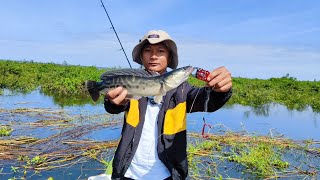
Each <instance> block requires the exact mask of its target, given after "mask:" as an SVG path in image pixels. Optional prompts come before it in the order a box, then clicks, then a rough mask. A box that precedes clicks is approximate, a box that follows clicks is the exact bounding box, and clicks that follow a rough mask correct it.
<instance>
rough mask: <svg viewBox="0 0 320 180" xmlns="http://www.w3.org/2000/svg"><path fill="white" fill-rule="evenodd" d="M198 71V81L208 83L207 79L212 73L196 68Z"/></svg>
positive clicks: (196, 75)
mask: <svg viewBox="0 0 320 180" xmlns="http://www.w3.org/2000/svg"><path fill="white" fill-rule="evenodd" d="M196 69H197V71H196V74H195V77H196V78H197V79H200V80H202V81H205V82H208V80H207V78H208V76H209V74H210V72H209V71H207V70H204V69H202V68H196Z"/></svg>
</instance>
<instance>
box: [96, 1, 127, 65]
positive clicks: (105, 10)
mask: <svg viewBox="0 0 320 180" xmlns="http://www.w3.org/2000/svg"><path fill="white" fill-rule="evenodd" d="M100 2H101V4H102V7H103V9H104V12H105V13H106V14H107V16H108V19H109V21H110V24H111V27H112V29H113V31H114V33H115V34H116V36H117V39H118V41H119V43H120V46H121V49H122V51H123V53H124V55H125V56H126V59H127V62H128V64H129V66H130V68H132V66H131V64H130V61H129V59H128V56H127V54H126V52H125V51H124V48H123V46H122V43H121V41H120V38H119V36H118V34H117V31H116V29H115V28H114V26H113V23H112V21H111V18H110V16H109V14H108V12H107V9H106V7H105V6H104V4H103V2H102V0H100Z"/></svg>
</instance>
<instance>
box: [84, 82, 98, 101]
mask: <svg viewBox="0 0 320 180" xmlns="http://www.w3.org/2000/svg"><path fill="white" fill-rule="evenodd" d="M85 87H86V88H87V90H88V92H89V94H90V96H91V98H92V100H93V101H94V102H96V101H98V99H99V97H100V92H99V89H98V87H97V82H96V81H90V80H89V81H86V82H85Z"/></svg>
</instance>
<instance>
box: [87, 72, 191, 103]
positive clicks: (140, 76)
mask: <svg viewBox="0 0 320 180" xmlns="http://www.w3.org/2000/svg"><path fill="white" fill-rule="evenodd" d="M193 71H194V68H193V67H192V66H185V67H181V68H178V69H174V70H172V71H170V72H166V73H164V74H161V75H160V74H159V73H156V72H149V71H146V70H143V69H119V70H112V71H107V72H105V73H103V74H102V75H101V76H100V80H102V81H100V82H97V81H92V80H87V81H86V82H85V87H86V89H87V91H88V92H89V94H90V96H91V98H92V100H93V101H94V102H96V101H97V100H98V99H99V97H100V94H106V93H107V92H108V91H109V90H111V89H114V88H116V87H119V86H122V87H123V88H125V89H126V90H127V91H128V96H127V97H132V98H134V99H139V98H141V97H152V96H153V99H154V102H156V103H158V104H159V103H161V101H162V98H163V96H164V95H165V94H166V93H167V92H168V91H170V90H172V89H174V88H176V87H178V86H179V85H180V84H182V83H183V82H185V81H186V80H187V79H188V78H189V75H190V74H191V73H192V72H193Z"/></svg>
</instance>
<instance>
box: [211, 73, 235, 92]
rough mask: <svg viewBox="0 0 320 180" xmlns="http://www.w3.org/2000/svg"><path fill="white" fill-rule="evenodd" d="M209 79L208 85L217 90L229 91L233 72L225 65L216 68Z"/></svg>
mask: <svg viewBox="0 0 320 180" xmlns="http://www.w3.org/2000/svg"><path fill="white" fill-rule="evenodd" d="M207 80H208V81H209V82H208V83H207V86H208V87H212V89H213V90H214V91H216V92H228V91H229V90H230V89H231V87H232V78H231V73H230V72H229V71H228V70H227V69H226V68H225V67H219V68H217V69H214V70H213V71H212V72H211V73H210V74H209V76H208V78H207Z"/></svg>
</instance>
